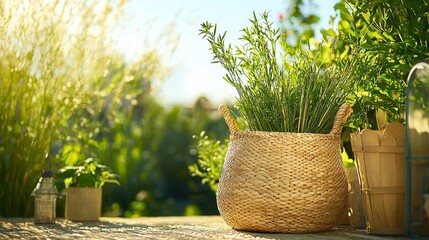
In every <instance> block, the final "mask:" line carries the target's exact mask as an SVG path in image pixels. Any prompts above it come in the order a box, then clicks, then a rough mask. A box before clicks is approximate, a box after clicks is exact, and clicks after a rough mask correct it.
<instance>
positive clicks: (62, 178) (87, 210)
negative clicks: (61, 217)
mask: <svg viewBox="0 0 429 240" xmlns="http://www.w3.org/2000/svg"><path fill="white" fill-rule="evenodd" d="M56 177H57V187H58V188H59V189H66V207H65V218H66V219H67V220H71V221H82V222H83V221H98V220H99V218H100V214H101V202H102V187H103V186H104V184H105V183H114V184H118V185H119V182H118V180H117V179H118V177H117V175H116V174H113V173H112V172H111V171H110V169H109V168H108V167H107V166H105V165H101V164H98V163H97V162H96V161H95V160H94V159H93V158H88V159H86V160H85V162H84V164H83V165H81V166H66V167H63V168H61V169H60V170H59V171H58V172H57V173H56Z"/></svg>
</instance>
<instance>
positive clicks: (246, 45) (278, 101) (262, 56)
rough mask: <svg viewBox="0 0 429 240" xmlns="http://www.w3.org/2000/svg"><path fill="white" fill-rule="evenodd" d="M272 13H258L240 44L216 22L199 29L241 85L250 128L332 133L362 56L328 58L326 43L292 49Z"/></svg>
mask: <svg viewBox="0 0 429 240" xmlns="http://www.w3.org/2000/svg"><path fill="white" fill-rule="evenodd" d="M268 17H269V15H268V13H263V14H261V15H260V17H258V16H257V15H256V14H255V13H254V15H253V18H252V19H250V21H251V23H252V25H251V26H250V27H247V28H244V29H243V30H242V32H243V35H242V37H241V38H240V40H241V41H242V42H243V44H242V45H241V46H236V47H232V46H231V45H230V44H229V45H227V44H226V42H225V36H226V32H225V33H223V34H218V33H217V25H216V24H214V25H213V24H211V23H208V22H205V23H203V24H202V25H201V30H200V34H201V35H203V38H206V39H207V40H208V42H209V43H210V46H211V48H210V50H211V51H212V53H213V55H214V61H213V62H214V63H220V64H221V65H222V66H223V67H224V68H225V69H226V71H227V74H226V75H225V77H224V79H225V80H226V81H227V82H228V83H230V84H231V85H232V86H233V87H235V89H236V90H237V92H238V98H237V101H236V103H235V105H236V107H237V108H238V110H239V112H240V114H241V115H242V116H243V117H244V118H245V119H246V123H247V126H248V129H249V130H259V131H275V132H311V133H328V132H329V131H330V130H331V128H332V126H333V121H334V118H335V114H336V112H337V111H338V109H339V107H340V106H341V105H342V104H343V103H344V102H345V100H346V98H347V96H348V91H349V89H350V88H351V87H352V85H353V84H354V83H355V79H353V74H352V72H353V68H354V66H355V65H356V64H357V61H356V60H353V61H352V60H350V59H343V60H338V61H331V60H329V61H325V60H326V59H329V58H330V55H329V51H328V50H329V48H327V47H325V46H323V45H322V46H321V47H320V48H317V49H313V50H309V49H307V50H305V49H303V48H302V47H298V48H297V49H296V51H295V54H294V55H289V54H287V53H286V52H287V51H286V50H285V49H287V47H288V46H286V44H287V43H286V41H281V33H280V29H276V28H274V27H273V23H272V22H270V21H269V20H268ZM326 62H335V63H334V64H332V65H327V64H326Z"/></svg>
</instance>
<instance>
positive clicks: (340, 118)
mask: <svg viewBox="0 0 429 240" xmlns="http://www.w3.org/2000/svg"><path fill="white" fill-rule="evenodd" d="M218 110H219V111H220V112H221V113H222V115H223V117H224V118H225V122H226V124H227V125H228V128H229V131H230V132H231V135H232V136H235V134H236V133H237V132H238V131H239V130H240V129H238V126H237V123H236V122H235V120H234V119H233V118H232V117H231V114H230V112H229V109H228V107H227V106H225V105H224V104H221V105H219V108H218ZM351 113H352V107H351V106H350V104H348V103H344V104H343V105H341V107H340V109H339V110H338V112H337V114H336V115H335V120H334V125H333V127H332V130H331V132H330V134H331V135H334V136H339V135H340V134H341V129H342V126H343V123H344V122H345V121H346V120H347V118H348V117H349V116H350V114H351Z"/></svg>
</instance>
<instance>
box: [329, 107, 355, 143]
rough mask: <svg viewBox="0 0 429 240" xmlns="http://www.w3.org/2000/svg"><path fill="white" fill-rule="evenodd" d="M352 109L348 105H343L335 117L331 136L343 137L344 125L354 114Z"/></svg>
mask: <svg viewBox="0 0 429 240" xmlns="http://www.w3.org/2000/svg"><path fill="white" fill-rule="evenodd" d="M352 111H353V110H352V107H351V106H350V104H348V103H343V105H341V107H340V109H339V110H338V112H337V114H336V115H335V120H334V125H333V126H332V130H331V132H330V134H332V135H334V136H340V135H341V129H342V128H343V123H345V122H346V120H347V118H348V117H349V116H350V114H351V113H352Z"/></svg>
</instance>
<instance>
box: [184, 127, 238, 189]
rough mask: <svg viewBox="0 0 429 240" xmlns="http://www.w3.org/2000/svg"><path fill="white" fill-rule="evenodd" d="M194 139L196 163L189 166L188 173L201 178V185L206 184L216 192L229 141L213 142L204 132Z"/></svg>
mask: <svg viewBox="0 0 429 240" xmlns="http://www.w3.org/2000/svg"><path fill="white" fill-rule="evenodd" d="M194 138H195V139H196V140H197V147H196V150H197V154H198V162H197V163H194V164H192V165H190V166H189V172H190V173H191V175H192V176H197V177H200V178H202V183H203V184H208V185H209V186H210V188H211V189H212V190H213V191H214V192H216V190H217V185H218V183H219V178H220V174H221V173H222V167H223V162H224V160H225V156H226V151H227V150H228V144H229V139H225V140H224V141H223V142H221V141H219V140H214V139H212V138H209V137H208V136H207V135H205V132H204V131H203V132H201V134H200V135H199V136H194Z"/></svg>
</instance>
